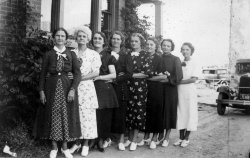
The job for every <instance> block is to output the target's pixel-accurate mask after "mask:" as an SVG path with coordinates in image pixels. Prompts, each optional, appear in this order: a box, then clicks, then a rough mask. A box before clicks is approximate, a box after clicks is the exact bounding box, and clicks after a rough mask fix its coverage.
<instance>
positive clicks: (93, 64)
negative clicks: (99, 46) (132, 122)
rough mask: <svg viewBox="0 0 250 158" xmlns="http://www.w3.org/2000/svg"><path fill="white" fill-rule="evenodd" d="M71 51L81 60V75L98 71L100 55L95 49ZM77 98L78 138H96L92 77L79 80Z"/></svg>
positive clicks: (95, 104) (96, 101)
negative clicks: (78, 116) (79, 134)
mask: <svg viewBox="0 0 250 158" xmlns="http://www.w3.org/2000/svg"><path fill="white" fill-rule="evenodd" d="M73 51H74V52H75V53H76V54H77V57H78V60H80V62H81V67H80V70H81V73H82V76H86V75H88V74H91V73H96V72H99V69H100V67H101V64H102V63H101V58H100V55H99V54H98V53H97V52H96V51H94V50H91V49H89V48H87V49H86V50H85V51H84V52H83V53H82V54H80V53H79V52H78V49H75V50H73ZM78 100H79V115H80V122H81V134H82V135H81V137H80V138H81V139H94V138H97V122H96V109H97V108H98V100H97V95H96V90H95V85H94V81H93V80H92V79H89V80H84V81H81V82H80V84H79V86H78Z"/></svg>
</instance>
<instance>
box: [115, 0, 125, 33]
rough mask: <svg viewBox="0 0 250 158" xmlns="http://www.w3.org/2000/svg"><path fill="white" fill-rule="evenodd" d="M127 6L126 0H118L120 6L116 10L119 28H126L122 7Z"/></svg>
mask: <svg viewBox="0 0 250 158" xmlns="http://www.w3.org/2000/svg"><path fill="white" fill-rule="evenodd" d="M124 7H125V0H118V3H117V6H116V8H119V9H117V10H116V15H117V16H116V26H117V28H116V29H117V30H124V20H123V18H122V17H121V9H122V8H124Z"/></svg>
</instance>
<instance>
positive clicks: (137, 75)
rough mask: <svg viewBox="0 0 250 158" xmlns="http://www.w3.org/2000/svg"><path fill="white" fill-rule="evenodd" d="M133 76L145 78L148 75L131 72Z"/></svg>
mask: <svg viewBox="0 0 250 158" xmlns="http://www.w3.org/2000/svg"><path fill="white" fill-rule="evenodd" d="M132 77H133V78H147V77H148V75H145V74H143V73H133V76H132Z"/></svg>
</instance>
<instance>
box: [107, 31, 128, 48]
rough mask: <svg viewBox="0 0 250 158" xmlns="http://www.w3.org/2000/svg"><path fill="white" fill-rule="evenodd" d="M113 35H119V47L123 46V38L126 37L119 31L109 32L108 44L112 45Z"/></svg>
mask: <svg viewBox="0 0 250 158" xmlns="http://www.w3.org/2000/svg"><path fill="white" fill-rule="evenodd" d="M114 35H119V36H120V37H121V40H122V42H121V45H120V48H122V47H124V46H125V39H126V37H125V35H124V34H123V33H122V32H121V31H114V32H113V33H112V34H111V36H110V38H109V46H110V47H112V38H113V36H114Z"/></svg>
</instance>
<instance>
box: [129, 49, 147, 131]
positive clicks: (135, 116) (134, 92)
mask: <svg viewBox="0 0 250 158" xmlns="http://www.w3.org/2000/svg"><path fill="white" fill-rule="evenodd" d="M134 53H135V54H136V53H138V52H132V53H131V52H130V53H129V55H131V56H132V61H133V73H144V74H150V71H151V70H150V67H149V61H150V59H149V55H148V53H147V52H145V51H141V52H139V54H138V55H135V56H134V55H133V54H134ZM128 87H129V102H128V108H127V114H126V126H127V128H128V129H129V130H132V129H138V130H140V131H144V130H145V123H146V103H147V93H148V89H147V79H146V78H143V79H141V78H131V79H130V80H129V81H128Z"/></svg>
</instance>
